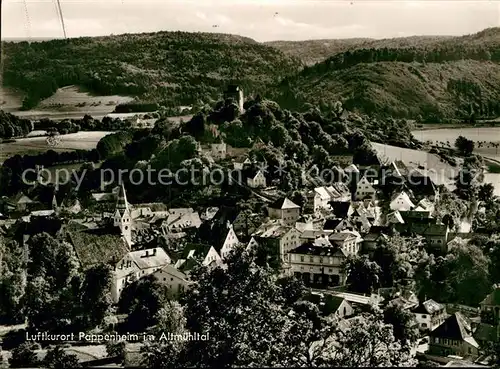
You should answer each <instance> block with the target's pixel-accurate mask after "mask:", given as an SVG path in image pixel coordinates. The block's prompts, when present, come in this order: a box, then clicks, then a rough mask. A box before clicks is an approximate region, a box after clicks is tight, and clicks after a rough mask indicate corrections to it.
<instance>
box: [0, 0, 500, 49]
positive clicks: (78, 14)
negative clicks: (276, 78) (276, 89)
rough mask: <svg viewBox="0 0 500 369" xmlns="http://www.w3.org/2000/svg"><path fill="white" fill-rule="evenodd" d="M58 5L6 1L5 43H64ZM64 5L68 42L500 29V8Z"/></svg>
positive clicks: (449, 1)
mask: <svg viewBox="0 0 500 369" xmlns="http://www.w3.org/2000/svg"><path fill="white" fill-rule="evenodd" d="M55 1H56V0H26V3H25V2H24V1H23V0H3V10H2V20H1V27H2V37H6V38H11V37H23V38H30V37H62V35H63V32H62V28H61V23H60V21H59V19H58V13H57V10H56V6H55ZM60 1H61V6H62V11H63V15H64V19H65V23H66V30H67V33H68V37H76V36H94V35H108V34H112V33H113V34H120V33H134V32H149V31H159V30H183V31H203V32H222V33H233V34H239V35H243V36H248V37H251V38H253V39H255V40H257V41H270V40H304V39H318V38H351V37H373V38H385V37H397V36H410V35H462V34H468V33H474V32H477V31H480V30H482V29H484V28H487V27H497V26H499V25H500V1H499V0H476V1H466V0H442V1H432V0H411V1H410V0H386V1H378V0H357V1H356V0H352V1H351V0H319V1H318V0H286V1H285V0H60ZM26 9H27V11H26ZM214 25H218V27H217V28H214V27H213V26H214Z"/></svg>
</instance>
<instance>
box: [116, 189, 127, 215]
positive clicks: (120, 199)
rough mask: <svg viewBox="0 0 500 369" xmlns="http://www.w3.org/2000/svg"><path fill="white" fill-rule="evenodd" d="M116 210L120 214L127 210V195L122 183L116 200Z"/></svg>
mask: <svg viewBox="0 0 500 369" xmlns="http://www.w3.org/2000/svg"><path fill="white" fill-rule="evenodd" d="M116 209H118V210H120V212H122V211H125V210H128V201H127V193H126V192H125V185H124V184H123V183H122V184H121V186H120V190H119V191H118V196H117V200H116Z"/></svg>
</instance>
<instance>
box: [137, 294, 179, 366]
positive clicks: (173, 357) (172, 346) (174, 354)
mask: <svg viewBox="0 0 500 369" xmlns="http://www.w3.org/2000/svg"><path fill="white" fill-rule="evenodd" d="M156 320H157V321H158V324H157V325H156V327H155V330H154V332H155V335H156V337H157V339H160V341H156V342H147V343H146V344H144V345H143V346H142V347H141V353H142V354H143V363H144V364H145V365H147V366H148V367H149V368H158V369H160V368H172V367H176V366H179V365H180V364H181V363H182V362H183V361H184V360H185V358H183V357H182V354H183V353H184V350H185V346H186V343H185V342H184V341H180V340H171V341H166V340H161V337H162V334H166V333H170V334H172V335H179V334H181V335H182V334H184V333H185V332H187V330H186V318H185V317H184V308H183V307H182V306H181V305H180V304H179V303H178V302H177V301H168V302H167V303H166V304H165V306H164V307H162V308H161V309H160V310H159V311H158V313H157V316H156Z"/></svg>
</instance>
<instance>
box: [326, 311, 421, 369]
mask: <svg viewBox="0 0 500 369" xmlns="http://www.w3.org/2000/svg"><path fill="white" fill-rule="evenodd" d="M392 330H393V328H392V326H391V325H390V324H385V323H384V322H383V319H382V317H381V313H380V312H379V311H375V312H373V313H368V314H364V315H362V316H361V319H359V320H355V321H354V322H353V323H352V324H350V325H349V327H348V328H347V329H344V330H340V333H339V337H338V340H337V342H338V343H337V345H336V349H335V350H332V352H331V357H330V359H329V360H328V361H327V365H329V366H339V367H352V368H357V367H363V366H370V367H377V366H415V365H416V361H415V359H414V358H413V357H412V355H411V353H410V349H409V348H402V347H401V345H400V344H399V343H397V342H396V340H395V339H394V335H393V333H392Z"/></svg>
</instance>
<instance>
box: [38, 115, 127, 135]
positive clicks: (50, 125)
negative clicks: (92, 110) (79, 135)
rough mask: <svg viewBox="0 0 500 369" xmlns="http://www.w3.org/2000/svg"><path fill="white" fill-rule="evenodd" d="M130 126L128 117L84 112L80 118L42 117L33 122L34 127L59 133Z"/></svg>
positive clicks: (120, 128) (111, 129)
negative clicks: (102, 115) (99, 116)
mask: <svg viewBox="0 0 500 369" xmlns="http://www.w3.org/2000/svg"><path fill="white" fill-rule="evenodd" d="M131 127H132V123H131V121H130V120H128V119H119V118H110V117H104V118H102V120H99V119H94V118H92V117H91V116H90V115H88V114H85V116H84V117H83V118H82V119H65V120H62V121H60V122H57V121H54V120H51V119H48V118H44V119H41V120H39V121H36V122H35V123H34V129H37V130H46V131H58V132H59V133H61V134H67V133H76V132H79V131H120V130H127V129H129V128H131Z"/></svg>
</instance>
